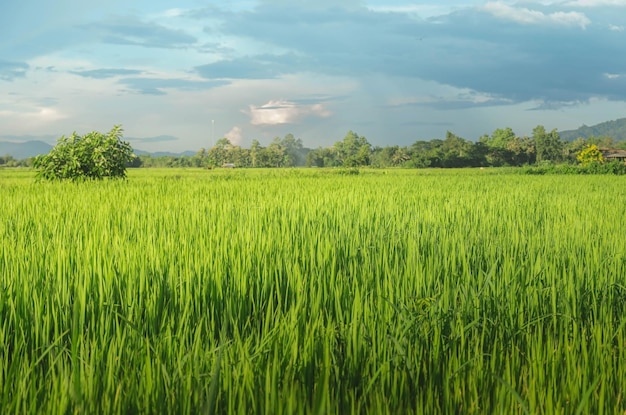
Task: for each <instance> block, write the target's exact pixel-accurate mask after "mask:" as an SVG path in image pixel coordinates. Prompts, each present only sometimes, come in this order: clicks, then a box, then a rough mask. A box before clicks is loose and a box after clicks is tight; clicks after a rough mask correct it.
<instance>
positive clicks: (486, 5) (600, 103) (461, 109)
mask: <svg viewBox="0 0 626 415" xmlns="http://www.w3.org/2000/svg"><path fill="white" fill-rule="evenodd" d="M623 117H626V0H561V1H547V0H535V1H532V0H525V1H475V0H454V1H445V2H443V1H434V0H430V1H404V0H388V1H387V0H311V1H310V0H233V1H229V2H225V1H208V0H207V1H201V0H178V1H176V2H174V1H164V0H134V1H129V0H92V1H84V0H55V1H54V2H53V1H49V0H6V1H3V2H2V4H1V5H0V140H4V141H14V142H20V141H28V140H33V139H39V140H43V141H46V142H49V143H51V144H54V143H55V142H56V140H57V138H59V137H61V136H62V135H69V134H71V133H72V132H74V131H76V132H77V133H78V134H84V133H87V132H90V131H94V130H95V131H102V132H107V131H109V130H110V129H111V128H112V127H113V126H114V125H117V124H121V125H122V127H123V128H124V137H125V139H126V140H128V141H129V142H130V143H131V145H132V146H133V148H136V149H141V150H145V151H172V152H182V151H185V150H187V151H188V150H192V151H197V150H199V149H200V148H209V147H211V146H212V145H213V143H214V142H215V141H217V140H218V139H219V138H221V137H227V138H229V139H230V140H231V142H233V143H234V144H239V145H242V146H245V147H248V146H249V145H250V143H251V142H252V140H258V141H260V142H261V144H262V145H267V144H269V142H271V140H272V139H273V138H274V137H284V136H285V135H287V134H293V135H294V136H295V137H296V138H301V139H302V141H303V143H304V145H305V146H306V147H310V148H317V147H319V146H330V145H332V144H333V143H335V142H337V141H340V140H342V139H343V137H344V136H345V135H346V133H347V132H348V131H354V132H356V133H357V134H358V135H360V136H364V137H366V138H367V140H368V141H369V142H370V143H372V144H373V145H377V146H386V145H410V144H412V143H414V142H415V141H417V140H430V139H434V138H445V135H446V132H447V131H451V132H453V133H454V134H456V135H458V136H461V137H463V138H465V139H468V140H472V141H475V140H477V139H478V138H479V137H480V136H482V135H484V134H491V133H492V132H493V131H494V130H495V129H497V128H506V127H510V128H512V129H513V130H514V132H515V133H516V134H518V135H520V136H523V135H530V134H531V133H532V129H533V128H534V127H535V126H537V125H543V126H545V127H546V129H547V130H552V129H554V128H556V129H557V130H560V131H563V130H570V129H575V128H578V127H580V126H581V125H583V124H585V125H594V124H597V123H600V122H603V121H609V120H613V119H618V118H623Z"/></svg>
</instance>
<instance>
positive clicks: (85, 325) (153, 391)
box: [0, 170, 626, 414]
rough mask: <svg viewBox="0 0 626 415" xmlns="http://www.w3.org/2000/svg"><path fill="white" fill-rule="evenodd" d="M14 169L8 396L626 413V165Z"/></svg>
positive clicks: (9, 403) (5, 206) (144, 408)
mask: <svg viewBox="0 0 626 415" xmlns="http://www.w3.org/2000/svg"><path fill="white" fill-rule="evenodd" d="M485 173H488V172H482V171H461V172H459V171H457V172H453V173H451V172H439V171H426V172H422V171H388V172H384V171H383V172H373V171H361V174H359V175H343V174H334V172H333V171H329V170H319V171H317V170H280V171H254V170H252V171H226V172H225V171H210V172H207V171H200V170H197V171H196V170H172V171H158V170H156V171H132V172H131V174H130V178H129V180H127V181H115V182H99V183H89V182H87V183H43V182H35V181H33V179H32V176H27V175H24V174H22V173H11V172H9V171H0V195H2V202H1V203H0V235H2V240H1V242H0V412H1V413H20V414H22V413H23V414H28V413H124V414H127V413H181V414H185V413H227V412H228V413H272V414H280V413H289V414H291V413H316V414H317V413H336V414H339V413H341V414H343V413H394V414H395V413H623V412H624V410H626V402H625V397H624V393H623V392H622V390H623V386H624V384H623V382H624V379H626V333H625V332H624V330H625V329H624V325H625V324H626V281H625V279H626V277H625V276H626V243H624V236H623V235H624V234H625V233H624V230H625V229H626V180H625V179H624V178H622V177H604V176H598V177H588V176H584V177H579V176H565V177H563V176H520V175H508V174H485Z"/></svg>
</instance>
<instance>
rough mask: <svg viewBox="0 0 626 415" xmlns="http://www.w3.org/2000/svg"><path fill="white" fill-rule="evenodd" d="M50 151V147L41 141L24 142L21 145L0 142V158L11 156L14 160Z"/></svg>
mask: <svg viewBox="0 0 626 415" xmlns="http://www.w3.org/2000/svg"><path fill="white" fill-rule="evenodd" d="M50 150H52V146H51V145H50V144H48V143H44V142H43V141H25V142H23V143H13V142H10V141H0V156H13V158H14V159H16V160H22V159H27V158H29V157H35V156H38V155H40V154H48V153H49V152H50Z"/></svg>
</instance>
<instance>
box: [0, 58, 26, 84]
mask: <svg viewBox="0 0 626 415" xmlns="http://www.w3.org/2000/svg"><path fill="white" fill-rule="evenodd" d="M28 68H29V66H28V64H27V63H25V62H10V61H5V60H1V59H0V80H3V81H12V80H14V79H15V78H22V77H24V75H26V71H27V70H28Z"/></svg>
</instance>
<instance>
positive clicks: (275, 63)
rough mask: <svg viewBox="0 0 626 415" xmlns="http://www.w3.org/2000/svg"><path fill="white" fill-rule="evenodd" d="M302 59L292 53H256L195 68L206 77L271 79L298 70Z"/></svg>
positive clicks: (301, 65)
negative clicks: (255, 54)
mask: <svg viewBox="0 0 626 415" xmlns="http://www.w3.org/2000/svg"><path fill="white" fill-rule="evenodd" d="M302 61H303V58H300V57H298V56H296V55H294V54H285V55H257V56H247V57H243V58H237V59H230V60H222V61H218V62H215V63H210V64H207V65H201V66H198V67H196V68H195V70H196V72H197V73H198V74H199V75H200V76H202V77H204V78H208V79H216V78H217V79H272V78H277V77H279V76H280V75H286V74H289V73H296V72H299V71H300V70H301V69H302V68H303V67H305V65H304V64H303V62H302Z"/></svg>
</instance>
